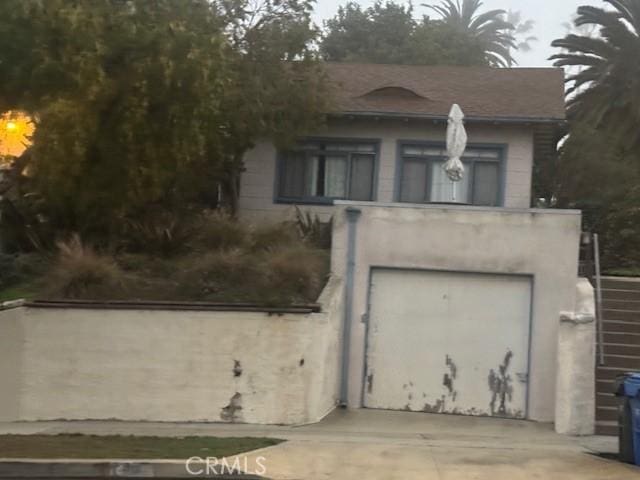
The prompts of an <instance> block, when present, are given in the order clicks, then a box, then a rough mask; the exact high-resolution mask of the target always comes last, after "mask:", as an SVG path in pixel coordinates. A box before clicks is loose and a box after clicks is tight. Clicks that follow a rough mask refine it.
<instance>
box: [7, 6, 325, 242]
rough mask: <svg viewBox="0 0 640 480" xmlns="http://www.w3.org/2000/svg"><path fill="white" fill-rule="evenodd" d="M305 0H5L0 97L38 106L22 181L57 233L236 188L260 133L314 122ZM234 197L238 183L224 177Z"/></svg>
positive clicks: (90, 230)
mask: <svg viewBox="0 0 640 480" xmlns="http://www.w3.org/2000/svg"><path fill="white" fill-rule="evenodd" d="M310 8H311V3H310V2H308V1H305V0H300V1H298V0H286V1H282V0H264V1H262V2H255V1H253V0H246V1H245V0H219V1H208V0H157V1H153V2H149V1H147V0H77V1H74V2H69V1H68V0H47V1H46V2H43V1H40V0H6V1H3V2H0V44H1V45H3V46H7V48H2V49H0V108H2V109H9V108H12V109H13V108H18V109H24V110H27V111H29V112H31V113H33V114H34V116H35V118H36V120H37V129H36V133H35V136H34V139H33V140H34V144H33V147H32V148H31V150H30V152H29V155H28V158H29V164H28V171H29V185H31V187H32V188H34V190H35V192H37V194H38V196H39V197H41V198H42V200H43V201H42V202H40V203H39V205H41V206H42V212H41V213H42V214H43V215H44V217H45V218H47V219H48V220H49V221H50V223H51V224H52V225H54V226H55V227H56V229H58V230H59V231H65V230H77V231H80V232H81V233H82V234H85V235H94V236H101V237H104V236H105V234H109V233H111V232H113V231H114V230H115V229H117V228H119V225H121V224H122V219H124V218H130V217H134V218H139V217H144V215H145V214H146V213H147V212H149V211H150V210H152V209H153V208H154V207H155V208H157V209H161V210H165V211H179V210H181V209H183V208H185V207H187V206H189V205H194V204H201V203H202V202H208V201H214V200H215V197H216V192H217V185H218V183H219V182H222V183H224V184H226V185H229V184H230V183H233V185H237V176H238V175H239V172H240V171H241V170H242V165H241V160H240V159H241V158H242V155H243V153H244V152H245V151H246V150H247V149H248V148H250V147H251V146H252V145H253V144H254V143H255V142H256V141H257V140H258V139H260V138H263V137H266V138H275V139H277V140H278V141H281V142H285V141H286V139H288V138H290V137H292V136H294V135H295V134H296V133H303V132H304V131H305V129H306V127H308V126H310V125H312V124H315V123H316V122H317V121H320V120H321V119H322V115H321V111H322V110H323V108H322V107H323V106H322V105H320V103H321V102H320V100H319V99H320V98H322V99H324V98H325V96H324V95H323V94H322V92H321V91H320V90H321V89H322V73H321V71H320V69H319V67H318V62H317V61H316V60H315V59H314V58H312V56H311V54H310V52H309V48H308V46H309V45H310V44H311V43H312V42H313V40H314V39H315V35H316V32H315V31H314V30H313V29H312V28H311V27H310V20H309V12H310ZM227 191H228V192H229V195H231V200H230V201H229V203H230V204H231V205H232V206H233V205H235V198H237V189H233V188H228V189H227Z"/></svg>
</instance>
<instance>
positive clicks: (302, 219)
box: [296, 206, 333, 250]
mask: <svg viewBox="0 0 640 480" xmlns="http://www.w3.org/2000/svg"><path fill="white" fill-rule="evenodd" d="M296 226H297V228H298V231H299V232H300V236H301V237H302V239H303V240H305V241H306V242H308V243H310V244H311V245H313V246H314V247H316V248H320V249H324V250H330V249H331V235H332V233H333V217H331V220H329V221H328V222H322V221H321V220H320V217H319V216H318V215H315V216H314V215H312V214H311V212H303V211H302V210H300V208H298V207H297V206H296Z"/></svg>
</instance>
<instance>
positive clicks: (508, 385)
mask: <svg viewBox="0 0 640 480" xmlns="http://www.w3.org/2000/svg"><path fill="white" fill-rule="evenodd" d="M531 287H532V280H531V278H530V277H526V276H510V275H485V274H473V273H458V272H433V271H414V270H392V269H374V270H373V272H372V276H371V287H370V288H371V291H370V313H369V326H368V344H367V371H366V377H365V385H364V405H365V406H366V407H368V408H381V409H391V410H410V411H423V412H429V413H452V414H462V415H477V416H496V417H509V418H525V417H526V410H527V380H528V358H529V329H530V317H531Z"/></svg>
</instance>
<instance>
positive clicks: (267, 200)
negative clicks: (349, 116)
mask: <svg viewBox="0 0 640 480" xmlns="http://www.w3.org/2000/svg"><path fill="white" fill-rule="evenodd" d="M467 130H468V134H469V143H470V144H474V143H476V144H504V145H506V146H507V150H506V166H505V167H506V168H505V175H506V178H505V179H504V181H505V192H504V196H505V207H510V208H529V207H530V205H531V176H532V171H533V127H521V126H508V125H478V124H472V125H469V126H468V127H467ZM445 134H446V127H445V126H444V125H438V124H434V123H433V122H427V121H420V120H411V121H409V122H405V121H402V120H379V121H375V120H332V121H331V122H330V124H329V126H327V127H326V129H324V130H323V131H320V132H318V133H317V135H315V136H318V137H329V138H358V139H370V140H379V141H380V142H381V143H380V158H379V169H378V178H377V186H378V188H377V192H376V198H375V199H374V200H376V201H378V202H383V203H386V202H393V201H394V200H395V199H394V198H393V195H394V185H395V178H396V175H398V174H399V173H398V172H397V171H396V170H397V159H398V158H397V157H398V152H397V148H398V142H399V141H412V140H413V141H434V142H444V141H445ZM276 161H277V150H276V148H275V146H274V145H273V144H271V143H269V142H261V143H259V144H258V145H257V146H256V147H255V148H254V149H253V150H252V151H250V152H248V153H247V155H246V157H245V167H246V171H245V172H244V173H243V175H242V181H241V187H240V214H241V216H242V217H243V218H245V219H248V220H251V221H255V222H264V221H279V220H283V219H286V218H291V216H292V214H293V212H294V208H293V207H292V206H291V205H285V204H277V203H274V199H275V194H276V187H277V185H276V179H275V175H276ZM302 207H303V208H304V210H309V211H312V212H314V213H317V214H319V215H320V216H321V217H323V218H325V219H328V218H329V217H330V216H331V213H332V212H333V208H332V207H330V206H312V205H304V206H302Z"/></svg>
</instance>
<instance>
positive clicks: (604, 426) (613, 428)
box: [596, 421, 618, 437]
mask: <svg viewBox="0 0 640 480" xmlns="http://www.w3.org/2000/svg"><path fill="white" fill-rule="evenodd" d="M596 435H605V436H607V437H617V436H618V422H603V421H599V422H596Z"/></svg>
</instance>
